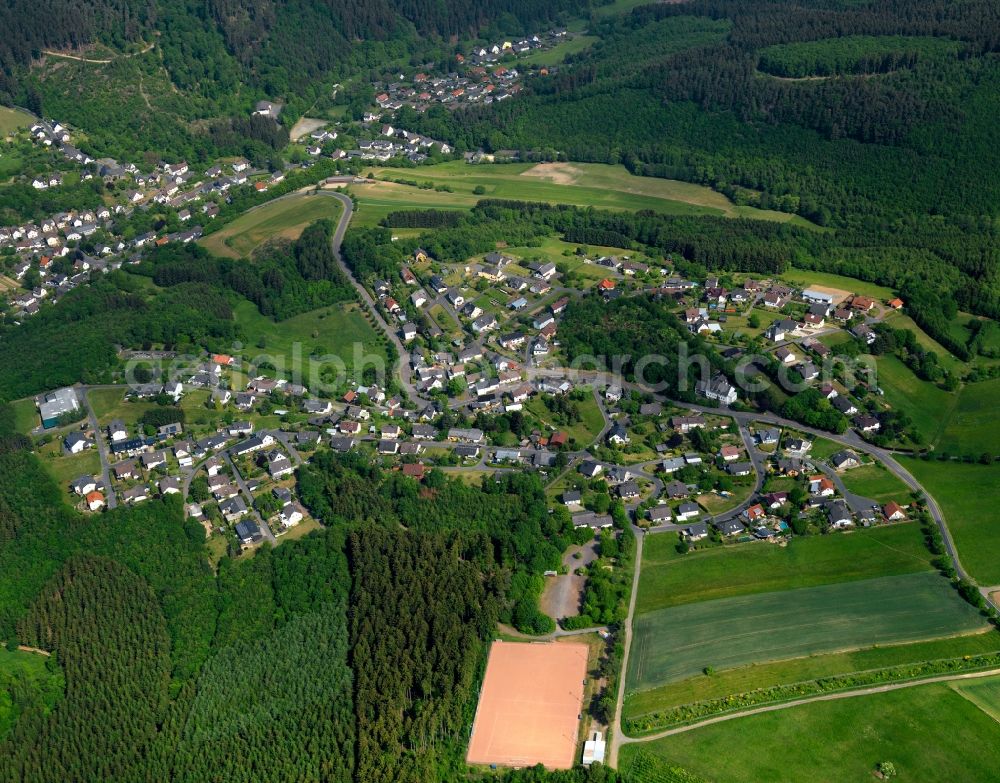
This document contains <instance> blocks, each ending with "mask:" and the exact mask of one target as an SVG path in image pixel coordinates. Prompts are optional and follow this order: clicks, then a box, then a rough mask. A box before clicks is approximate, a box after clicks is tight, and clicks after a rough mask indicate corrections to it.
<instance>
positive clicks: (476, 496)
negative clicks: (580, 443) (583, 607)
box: [299, 451, 572, 632]
mask: <svg viewBox="0 0 1000 783" xmlns="http://www.w3.org/2000/svg"><path fill="white" fill-rule="evenodd" d="M299 492H300V495H301V497H302V500H303V502H305V503H306V504H307V505H308V506H309V508H310V509H312V511H313V512H314V513H315V514H316V515H317V517H318V518H319V519H322V520H324V521H325V522H327V523H331V522H333V521H335V520H350V519H366V520H369V521H370V522H371V524H373V525H379V526H388V527H390V528H392V527H395V526H398V525H402V526H403V527H405V528H407V529H409V530H413V531H419V532H426V533H452V534H454V536H455V537H456V538H455V541H456V543H455V545H456V546H458V547H459V549H460V551H461V552H462V557H463V558H464V559H466V560H470V561H472V562H475V563H476V564H477V565H478V566H479V567H480V569H481V570H482V571H483V572H484V573H489V574H492V575H493V578H494V579H497V580H500V582H501V583H503V584H504V585H505V587H504V588H503V589H502V592H501V595H502V596H503V598H504V600H503V601H501V602H500V604H499V606H498V609H497V611H498V613H499V616H500V618H501V619H503V620H505V621H507V622H512V623H513V624H514V625H515V626H517V627H518V628H519V629H521V630H523V631H528V632H545V631H549V630H552V629H553V627H554V626H553V624H552V620H551V619H550V618H548V617H546V616H545V615H543V614H541V613H540V612H539V611H538V608H537V597H538V595H539V593H540V592H541V588H542V581H541V579H542V573H543V572H544V571H546V570H548V569H550V568H556V567H558V564H559V559H560V556H561V553H562V552H563V551H564V550H565V548H566V546H567V545H568V543H569V541H570V536H571V534H572V526H571V525H570V524H569V522H568V520H559V519H556V518H554V517H553V516H551V515H549V514H548V513H547V506H546V503H545V493H544V491H543V488H542V483H541V480H540V478H539V477H538V475H537V474H535V473H524V474H521V473H511V474H504V476H503V477H502V478H500V479H498V480H494V479H493V478H492V477H490V478H484V479H483V481H482V483H481V484H480V485H479V486H476V487H470V486H467V485H466V484H464V483H463V482H462V481H460V480H457V479H449V478H447V477H446V476H445V474H444V473H442V472H441V471H432V472H431V474H430V475H429V477H428V478H427V479H425V481H424V483H423V485H421V484H419V483H418V482H416V481H414V480H413V479H409V478H407V477H404V476H402V475H401V474H400V473H397V472H391V471H383V470H381V469H380V468H379V467H377V466H375V465H371V464H368V463H367V462H366V461H365V459H364V458H363V457H361V456H359V455H354V454H348V455H337V454H335V453H334V452H330V451H324V452H320V453H318V454H316V455H315V456H314V457H313V459H312V461H311V462H310V464H309V466H307V467H306V468H304V469H303V470H301V471H300V472H299Z"/></svg>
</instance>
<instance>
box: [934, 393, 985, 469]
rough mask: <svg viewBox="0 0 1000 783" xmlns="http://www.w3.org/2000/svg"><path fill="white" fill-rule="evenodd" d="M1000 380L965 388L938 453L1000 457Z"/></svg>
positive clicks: (946, 424) (940, 443)
mask: <svg viewBox="0 0 1000 783" xmlns="http://www.w3.org/2000/svg"><path fill="white" fill-rule="evenodd" d="M997 400H1000V378H994V379H992V380H989V381H980V382H979V383H970V384H966V385H965V386H963V387H962V390H961V391H960V392H959V394H958V402H957V403H956V405H955V406H954V407H953V408H952V409H951V415H950V416H949V417H948V420H947V422H946V423H945V425H944V427H943V429H942V430H941V436H940V439H939V440H938V443H937V447H936V448H937V450H938V451H946V452H949V453H951V454H980V453H982V452H989V453H991V454H994V455H996V454H998V453H1000V417H998V416H997V413H996V410H997Z"/></svg>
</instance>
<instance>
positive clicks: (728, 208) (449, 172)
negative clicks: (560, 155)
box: [355, 161, 809, 225]
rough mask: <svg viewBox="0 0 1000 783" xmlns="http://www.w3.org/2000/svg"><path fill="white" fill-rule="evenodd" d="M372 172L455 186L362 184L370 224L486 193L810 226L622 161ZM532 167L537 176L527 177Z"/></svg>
mask: <svg viewBox="0 0 1000 783" xmlns="http://www.w3.org/2000/svg"><path fill="white" fill-rule="evenodd" d="M370 171H372V172H374V173H375V174H376V175H377V176H379V177H389V178H393V179H397V178H398V179H404V180H413V181H417V182H433V183H434V184H436V185H439V184H440V185H448V186H449V187H451V188H452V190H453V192H451V193H447V192H445V193H438V192H436V191H433V190H431V191H428V190H420V189H418V188H415V187H413V186H407V185H398V184H395V183H377V184H373V185H364V186H361V187H358V188H357V189H356V191H355V192H356V194H357V196H358V197H359V200H360V209H359V222H361V223H363V224H369V223H371V222H377V220H378V219H380V218H381V217H382V216H383V215H384V214H386V213H387V212H389V211H392V209H407V208H427V207H436V208H442V207H444V208H447V207H451V208H462V207H469V206H472V205H474V204H475V203H476V201H478V200H479V199H481V198H509V199H523V200H527V201H546V202H550V203H559V204H577V205H581V206H593V207H598V208H604V209H629V210H639V209H651V210H654V211H656V212H662V213H666V214H677V215H692V214H705V215H728V216H731V217H755V218H759V219H763V220H777V221H780V222H793V223H796V224H799V225H809V224H808V223H806V221H803V220H802V219H801V218H795V217H794V216H792V215H789V214H786V213H783V212H773V211H769V210H759V209H753V208H751V207H740V206H736V205H735V204H733V203H732V202H731V201H729V199H727V198H726V197H725V196H723V195H722V194H720V193H717V192H715V191H713V190H711V189H710V188H706V187H702V186H700V185H692V184H691V183H689V182H679V181H676V180H666V179H658V178H655V177H636V176H633V175H632V174H629V173H628V172H627V171H626V170H625V168H624V167H623V166H613V165H607V164H601V163H572V164H569V163H566V164H549V166H548V167H546V168H537V167H534V166H533V165H532V164H526V163H525V164H481V165H475V166H470V165H468V164H466V163H464V162H463V161H450V162H447V163H440V164H437V165H433V166H422V167H420V168H419V169H417V170H413V169H392V168H381V167H372V168H371V169H370ZM528 171H531V172H532V174H531V175H525V172H528ZM540 173H542V175H541V176H538V174H540ZM476 186H482V187H483V188H484V190H485V193H482V194H475V193H473V189H474V188H475V187H476ZM366 213H367V214H366Z"/></svg>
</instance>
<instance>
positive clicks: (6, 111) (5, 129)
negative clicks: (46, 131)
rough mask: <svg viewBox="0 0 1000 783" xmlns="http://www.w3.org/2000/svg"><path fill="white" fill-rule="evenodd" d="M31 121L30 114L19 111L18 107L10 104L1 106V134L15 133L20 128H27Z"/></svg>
mask: <svg viewBox="0 0 1000 783" xmlns="http://www.w3.org/2000/svg"><path fill="white" fill-rule="evenodd" d="M31 122H32V119H31V115H30V114H26V113H25V112H23V111H18V110H17V109H11V108H10V107H8V106H0V134H2V135H6V134H8V133H13V132H14V131H16V130H18V129H19V128H27V127H28V126H29V125H31Z"/></svg>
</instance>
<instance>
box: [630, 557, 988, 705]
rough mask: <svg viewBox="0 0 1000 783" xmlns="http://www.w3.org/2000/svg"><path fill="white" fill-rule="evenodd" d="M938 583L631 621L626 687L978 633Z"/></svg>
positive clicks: (806, 591)
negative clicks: (708, 671)
mask: <svg viewBox="0 0 1000 783" xmlns="http://www.w3.org/2000/svg"><path fill="white" fill-rule="evenodd" d="M984 623H985V621H984V620H983V619H982V618H981V617H980V615H979V613H978V612H977V611H976V610H975V609H974V608H973V607H972V606H971V605H970V604H968V603H966V602H965V601H963V600H962V598H961V597H960V596H959V595H958V593H957V592H956V591H955V590H953V589H952V588H951V587H950V586H949V585H948V583H947V582H946V581H945V580H944V578H942V577H941V576H940V575H939V574H936V573H918V574H904V575H902V576H886V577H880V578H877V579H866V580H863V581H854V582H843V583H840V584H828V585H821V586H819V587H806V588H801V589H798V590H785V591H781V592H773V593H762V594H757V595H743V596H738V597H735V598H724V599H721V600H717V601H706V602H700V603H697V604H688V605H686V606H677V607H672V608H669V609H660V610H657V611H655V612H649V613H646V614H642V615H639V617H638V618H636V620H635V625H634V632H635V637H634V639H633V642H634V643H633V645H632V655H631V657H630V658H629V671H628V687H629V689H630V690H643V689H646V688H651V687H656V686H659V685H663V684H665V683H668V682H671V681H673V680H680V679H685V678H688V677H693V676H695V675H697V674H698V672H700V671H702V669H704V668H705V667H707V666H711V667H712V668H714V669H717V670H721V669H727V668H731V667H735V666H746V665H748V664H751V663H763V662H766V661H778V660H785V659H789V658H797V657H800V656H803V655H815V654H817V653H828V652H834V651H837V650H850V649H860V648H863V647H870V646H871V645H873V644H892V643H898V642H908V641H918V640H921V639H933V638H938V637H942V636H950V635H954V634H959V633H967V632H971V631H973V630H976V629H978V628H982V627H983V626H984Z"/></svg>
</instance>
